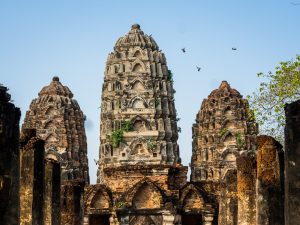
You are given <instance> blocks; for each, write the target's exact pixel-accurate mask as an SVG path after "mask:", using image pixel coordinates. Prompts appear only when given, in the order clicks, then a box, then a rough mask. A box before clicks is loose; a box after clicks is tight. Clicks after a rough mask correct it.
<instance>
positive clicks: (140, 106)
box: [132, 98, 146, 109]
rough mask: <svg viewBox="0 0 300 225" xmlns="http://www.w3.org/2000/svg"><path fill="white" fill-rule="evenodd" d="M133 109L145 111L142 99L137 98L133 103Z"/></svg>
mask: <svg viewBox="0 0 300 225" xmlns="http://www.w3.org/2000/svg"><path fill="white" fill-rule="evenodd" d="M132 108H134V109H144V108H146V107H145V102H144V101H143V99H141V98H136V99H134V100H133V102H132Z"/></svg>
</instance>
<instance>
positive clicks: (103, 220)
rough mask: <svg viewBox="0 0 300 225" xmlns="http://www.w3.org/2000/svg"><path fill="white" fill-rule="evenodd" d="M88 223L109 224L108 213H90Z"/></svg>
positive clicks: (93, 224)
mask: <svg viewBox="0 0 300 225" xmlns="http://www.w3.org/2000/svg"><path fill="white" fill-rule="evenodd" d="M89 224H90V225H110V223H109V215H90V221H89Z"/></svg>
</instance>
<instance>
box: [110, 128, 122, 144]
mask: <svg viewBox="0 0 300 225" xmlns="http://www.w3.org/2000/svg"><path fill="white" fill-rule="evenodd" d="M123 135H124V133H123V130H122V129H120V130H116V131H113V132H112V133H111V142H112V146H113V148H117V147H119V145H120V143H121V142H122V141H123Z"/></svg>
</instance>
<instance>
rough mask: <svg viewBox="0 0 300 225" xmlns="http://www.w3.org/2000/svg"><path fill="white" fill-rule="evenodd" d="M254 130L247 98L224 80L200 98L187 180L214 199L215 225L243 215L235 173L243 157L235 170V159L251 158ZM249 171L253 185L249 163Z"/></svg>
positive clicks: (233, 221) (234, 221)
mask: <svg viewBox="0 0 300 225" xmlns="http://www.w3.org/2000/svg"><path fill="white" fill-rule="evenodd" d="M257 132H258V127H257V124H256V123H255V121H254V118H253V116H252V114H251V111H250V110H249V106H248V102H247V100H245V99H243V98H242V95H241V94H240V93H239V92H238V91H237V90H235V89H233V88H231V87H230V85H229V84H228V83H227V82H226V81H223V82H222V83H221V85H220V87H219V88H218V89H216V90H214V91H212V92H211V94H210V95H209V96H208V98H207V99H204V101H203V103H202V106H201V109H200V111H199V113H198V114H197V118H196V123H195V124H194V125H193V154H192V161H191V169H192V173H191V181H192V182H200V184H201V185H202V186H203V187H205V189H206V192H207V193H209V194H212V195H214V196H215V198H216V199H217V202H218V205H219V207H218V208H219V210H218V211H219V215H218V224H219V225H234V224H238V221H241V218H240V217H239V216H243V215H242V214H241V213H239V214H238V210H240V209H241V208H238V204H239V205H241V204H242V202H241V201H238V193H239V192H238V188H239V187H240V185H241V183H238V181H239V180H241V178H242V176H238V175H240V173H241V172H242V173H243V171H244V170H243V166H246V164H245V163H243V162H246V161H245V160H243V159H242V158H241V159H240V162H241V163H240V165H239V171H237V159H239V157H245V156H246V157H247V160H248V158H249V157H250V158H249V160H248V161H249V163H248V164H249V165H252V164H251V162H252V161H253V162H254V161H255V159H254V158H253V156H255V151H256V134H257ZM251 155H252V158H253V159H252V161H251ZM248 161H247V162H248ZM249 171H250V172H249V179H251V181H252V182H253V184H252V186H253V188H254V184H255V182H254V177H253V176H254V174H252V171H253V170H252V167H251V168H249ZM238 178H239V179H238ZM207 187H209V188H207ZM254 193H255V190H254ZM252 208H255V205H253V207H252ZM252 215H253V213H252V214H251V213H250V216H252ZM250 220H251V221H252V220H253V219H252V218H250Z"/></svg>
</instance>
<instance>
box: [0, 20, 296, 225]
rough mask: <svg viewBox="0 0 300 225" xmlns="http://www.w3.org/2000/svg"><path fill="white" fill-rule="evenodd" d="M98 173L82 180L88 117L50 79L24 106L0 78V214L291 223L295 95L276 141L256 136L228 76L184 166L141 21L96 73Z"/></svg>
mask: <svg viewBox="0 0 300 225" xmlns="http://www.w3.org/2000/svg"><path fill="white" fill-rule="evenodd" d="M104 75H105V76H104V82H103V86H102V97H101V114H100V147H99V160H98V161H97V162H96V163H97V165H98V170H97V183H96V184H93V185H90V184H89V173H88V160H87V144H86V136H85V129H84V120H85V116H84V114H83V112H82V111H81V109H80V107H79V104H78V103H77V101H76V100H75V99H74V98H73V94H72V92H71V91H70V89H69V88H68V87H67V86H64V85H62V84H61V82H60V81H59V78H58V77H53V79H52V82H51V83H50V84H49V85H48V86H45V87H44V88H42V90H41V91H40V93H39V96H38V98H36V99H34V100H33V101H32V102H31V104H30V107H29V110H28V111H27V113H26V116H25V120H24V124H23V126H22V132H21V135H19V119H20V110H19V109H18V108H16V107H15V106H14V105H13V104H12V103H11V101H10V95H9V94H8V93H7V91H8V89H7V88H6V87H4V86H2V85H0V150H1V151H0V224H3V225H17V224H21V225H295V224H298V223H299V222H298V221H300V218H299V215H300V195H299V193H300V192H299V191H300V185H299V178H300V176H299V165H300V153H299V152H300V151H299V140H300V135H299V133H300V132H299V127H300V126H299V121H300V119H299V116H300V103H299V101H296V102H294V103H291V104H288V105H286V107H285V111H286V128H285V141H286V143H285V147H284V148H283V146H282V145H281V144H280V143H278V142H277V141H276V140H275V139H274V138H272V137H270V136H265V135H260V136H259V135H258V134H259V127H258V125H257V123H256V121H255V117H254V114H253V112H252V111H251V109H250V108H251V107H250V106H249V103H248V101H247V100H246V99H244V98H243V96H242V95H241V94H240V93H239V92H238V91H237V90H236V89H234V88H232V87H231V86H230V84H229V83H228V82H227V81H222V82H221V84H220V86H219V88H217V89H215V90H213V91H212V92H211V93H210V94H209V95H208V97H207V98H206V99H204V100H203V102H202V105H201V108H200V110H199V112H198V114H197V115H196V121H195V124H193V126H192V139H193V142H192V159H191V164H190V167H191V178H190V181H188V179H187V172H188V167H187V166H183V165H182V164H181V159H180V151H179V146H178V144H177V140H178V132H179V131H180V128H179V127H178V126H177V121H178V117H177V113H176V108H175V100H174V92H175V91H174V89H173V74H172V71H171V70H170V69H169V68H168V66H167V61H166V57H165V55H164V53H163V52H162V51H161V50H160V49H159V46H158V45H157V43H156V42H155V40H154V39H153V37H152V36H151V35H147V34H145V33H144V32H143V31H142V30H141V27H140V26H139V25H138V24H134V25H132V27H131V29H130V31H129V32H128V34H126V35H124V36H122V37H120V38H119V39H118V40H117V41H116V44H115V46H114V49H113V51H112V52H111V53H109V55H108V58H107V62H106V67H105V71H104Z"/></svg>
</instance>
